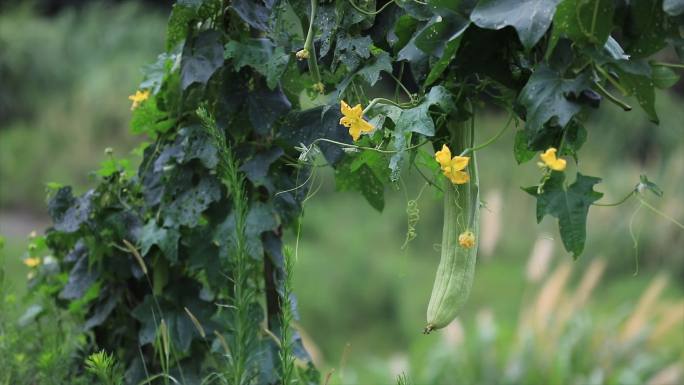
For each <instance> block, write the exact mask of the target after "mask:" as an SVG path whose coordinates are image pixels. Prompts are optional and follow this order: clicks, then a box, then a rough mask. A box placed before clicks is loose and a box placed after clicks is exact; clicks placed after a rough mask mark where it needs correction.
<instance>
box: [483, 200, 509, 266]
mask: <svg viewBox="0 0 684 385" xmlns="http://www.w3.org/2000/svg"><path fill="white" fill-rule="evenodd" d="M484 202H486V206H485V207H484V210H481V211H480V227H481V228H483V229H487V231H481V232H480V244H479V246H478V248H479V249H478V250H479V252H480V255H482V256H483V257H485V259H487V257H490V256H491V255H492V254H493V253H494V250H496V245H497V243H498V242H499V238H500V236H501V224H502V221H503V220H502V209H503V197H502V194H501V190H498V189H495V190H491V191H489V192H487V194H486V195H485V197H484Z"/></svg>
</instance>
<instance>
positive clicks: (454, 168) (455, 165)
mask: <svg viewBox="0 0 684 385" xmlns="http://www.w3.org/2000/svg"><path fill="white" fill-rule="evenodd" d="M435 160H437V163H439V165H440V166H441V168H442V172H443V173H444V176H446V177H447V178H449V180H450V181H451V183H453V184H464V183H468V180H470V177H469V176H468V173H467V172H465V171H463V170H465V168H466V167H468V162H469V161H470V157H467V156H455V157H453V158H452V157H451V150H450V149H449V147H447V145H446V144H444V145H442V149H441V150H440V151H437V152H436V153H435Z"/></svg>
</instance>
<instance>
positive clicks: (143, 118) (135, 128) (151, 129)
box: [130, 98, 176, 138]
mask: <svg viewBox="0 0 684 385" xmlns="http://www.w3.org/2000/svg"><path fill="white" fill-rule="evenodd" d="M175 124H176V121H175V120H174V119H171V118H170V117H169V116H168V114H167V113H166V112H164V111H160V110H159V108H158V107H157V98H150V99H148V100H145V101H144V102H142V104H140V105H139V106H138V107H137V108H136V109H135V110H133V115H132V117H131V123H130V129H131V132H132V133H134V134H136V135H141V134H146V135H148V136H150V137H152V138H154V137H156V136H157V135H158V134H163V133H165V132H167V131H168V130H169V129H170V128H171V127H173V126H174V125H175Z"/></svg>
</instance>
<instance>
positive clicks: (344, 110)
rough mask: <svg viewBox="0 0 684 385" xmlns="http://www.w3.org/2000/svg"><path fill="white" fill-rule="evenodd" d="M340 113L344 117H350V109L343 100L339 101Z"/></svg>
mask: <svg viewBox="0 0 684 385" xmlns="http://www.w3.org/2000/svg"><path fill="white" fill-rule="evenodd" d="M340 111H341V112H342V115H344V116H349V115H351V107H349V104H347V102H345V101H344V100H340Z"/></svg>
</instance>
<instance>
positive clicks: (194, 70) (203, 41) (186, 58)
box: [181, 30, 223, 89]
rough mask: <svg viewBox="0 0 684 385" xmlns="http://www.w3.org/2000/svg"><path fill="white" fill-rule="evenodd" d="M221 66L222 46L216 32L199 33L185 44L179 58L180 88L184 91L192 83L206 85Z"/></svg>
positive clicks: (219, 36) (219, 35) (218, 34)
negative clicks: (181, 55)
mask: <svg viewBox="0 0 684 385" xmlns="http://www.w3.org/2000/svg"><path fill="white" fill-rule="evenodd" d="M222 64H223V46H222V45H221V34H220V33H219V32H218V31H214V30H207V31H203V32H201V33H200V34H199V35H198V36H197V37H196V38H195V39H193V40H192V41H191V42H190V43H186V45H185V48H184V49H183V57H182V58H181V87H182V89H186V88H188V87H190V85H191V84H193V83H200V84H206V83H207V81H208V80H209V78H210V77H211V76H212V75H213V74H214V72H216V70H217V69H218V68H219V67H221V65H222Z"/></svg>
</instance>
